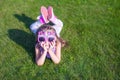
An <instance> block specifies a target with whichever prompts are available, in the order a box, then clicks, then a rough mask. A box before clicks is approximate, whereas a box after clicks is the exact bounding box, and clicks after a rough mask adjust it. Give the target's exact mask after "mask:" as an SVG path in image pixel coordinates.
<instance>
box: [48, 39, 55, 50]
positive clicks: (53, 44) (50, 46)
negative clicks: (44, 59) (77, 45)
mask: <svg viewBox="0 0 120 80" xmlns="http://www.w3.org/2000/svg"><path fill="white" fill-rule="evenodd" d="M54 47H55V41H52V42H50V43H49V50H52V49H53V48H54Z"/></svg>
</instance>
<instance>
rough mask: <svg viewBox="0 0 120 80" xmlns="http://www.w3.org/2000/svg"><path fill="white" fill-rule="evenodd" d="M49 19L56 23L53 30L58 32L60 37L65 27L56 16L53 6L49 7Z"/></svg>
mask: <svg viewBox="0 0 120 80" xmlns="http://www.w3.org/2000/svg"><path fill="white" fill-rule="evenodd" d="M48 19H49V20H50V21H51V22H52V23H54V24H55V25H54V26H53V28H54V29H55V30H56V32H57V35H58V37H60V32H61V30H62V27H63V22H62V21H61V20H60V19H57V17H56V16H55V15H54V12H53V8H52V7H51V6H49V7H48Z"/></svg>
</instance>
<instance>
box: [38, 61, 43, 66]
mask: <svg viewBox="0 0 120 80" xmlns="http://www.w3.org/2000/svg"><path fill="white" fill-rule="evenodd" d="M36 64H37V65H38V66H43V64H44V63H40V62H36Z"/></svg>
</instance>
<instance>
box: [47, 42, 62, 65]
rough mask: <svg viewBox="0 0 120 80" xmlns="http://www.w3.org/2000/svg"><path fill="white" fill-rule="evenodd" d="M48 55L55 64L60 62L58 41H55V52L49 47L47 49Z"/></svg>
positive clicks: (59, 44)
mask: <svg viewBox="0 0 120 80" xmlns="http://www.w3.org/2000/svg"><path fill="white" fill-rule="evenodd" d="M49 55H50V57H51V59H52V61H53V62H54V63H55V64H58V63H59V62H60V60H61V43H60V42H59V41H57V46H56V53H54V52H53V51H52V50H51V49H49Z"/></svg>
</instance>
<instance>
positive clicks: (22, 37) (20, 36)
mask: <svg viewBox="0 0 120 80" xmlns="http://www.w3.org/2000/svg"><path fill="white" fill-rule="evenodd" d="M8 35H9V38H10V39H11V40H13V41H14V42H16V43H17V44H18V45H21V46H22V47H23V48H24V49H25V50H26V51H27V52H28V55H29V56H30V57H31V58H32V61H33V62H35V60H34V57H35V55H34V44H35V37H34V35H32V34H29V33H27V32H25V31H22V30H18V29H9V30H8Z"/></svg>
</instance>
